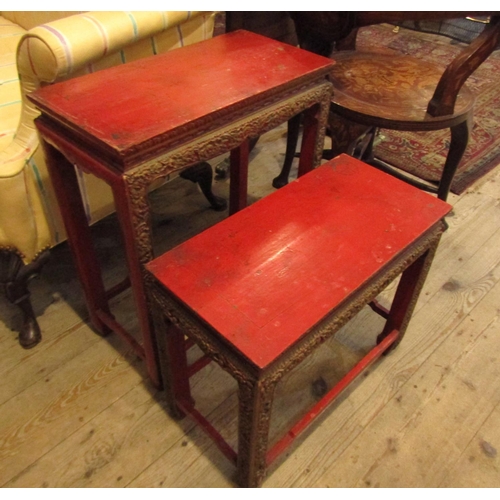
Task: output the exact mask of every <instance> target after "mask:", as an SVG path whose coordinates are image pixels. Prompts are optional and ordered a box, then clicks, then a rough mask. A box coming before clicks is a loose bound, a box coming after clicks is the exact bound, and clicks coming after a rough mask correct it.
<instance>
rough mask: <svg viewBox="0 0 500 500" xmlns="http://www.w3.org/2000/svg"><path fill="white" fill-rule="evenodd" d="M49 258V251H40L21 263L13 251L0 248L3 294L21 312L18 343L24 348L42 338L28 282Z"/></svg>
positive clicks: (32, 345) (28, 347) (0, 275)
mask: <svg viewBox="0 0 500 500" xmlns="http://www.w3.org/2000/svg"><path fill="white" fill-rule="evenodd" d="M48 258H49V251H48V250H46V251H45V252H42V253H41V254H40V255H39V256H38V258H37V259H35V260H34V261H33V262H30V263H29V264H27V265H25V264H23V261H22V259H21V258H20V257H19V256H18V255H17V254H16V253H14V252H10V251H6V250H0V282H1V283H2V284H3V285H4V288H5V295H6V296H7V299H8V300H9V301H10V302H12V303H13V304H15V305H17V306H18V307H19V308H20V309H21V312H22V313H23V325H22V327H21V330H20V332H19V344H21V346H22V347H24V348H25V349H30V348H31V347H34V346H36V345H37V344H38V343H39V342H40V341H41V340H42V333H41V331H40V327H39V325H38V322H37V320H36V316H35V313H34V311H33V307H32V305H31V298H30V292H29V290H28V283H29V282H30V281H31V279H32V278H35V277H36V276H37V275H38V274H39V273H40V270H41V268H42V267H43V265H44V264H45V263H46V262H47V260H48Z"/></svg>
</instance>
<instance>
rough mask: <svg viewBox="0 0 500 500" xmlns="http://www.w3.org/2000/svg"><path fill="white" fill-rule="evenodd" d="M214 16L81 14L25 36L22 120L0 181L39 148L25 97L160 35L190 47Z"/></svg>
mask: <svg viewBox="0 0 500 500" xmlns="http://www.w3.org/2000/svg"><path fill="white" fill-rule="evenodd" d="M213 16H214V12H198V11H197V12H180V11H171V12H147V11H145V12H85V13H82V14H76V15H74V16H70V17H66V18H63V19H59V20H57V21H53V22H50V23H46V24H43V25H40V26H37V27H36V28H33V29H32V30H30V31H28V32H27V33H26V34H25V35H24V36H23V37H22V39H21V41H20V43H19V47H18V51H17V70H18V73H19V78H20V84H21V98H22V102H23V105H22V110H21V119H20V122H19V126H18V129H17V131H16V135H15V138H14V140H13V141H12V143H11V144H10V145H9V146H8V147H7V149H5V150H4V151H2V152H1V153H0V178H9V177H13V176H16V175H18V174H19V173H20V172H21V171H22V169H23V168H24V167H25V165H26V163H27V161H28V160H29V159H30V157H31V155H32V154H33V152H34V151H35V150H36V148H37V146H38V136H37V133H36V130H35V128H34V123H33V121H34V119H35V118H36V117H37V116H38V114H39V113H38V110H37V109H36V108H35V106H34V105H33V104H32V103H31V102H29V101H28V100H27V99H26V96H27V94H29V93H30V92H33V91H35V90H36V89H38V88H39V87H40V86H42V85H44V84H49V83H53V82H55V81H59V80H64V79H67V78H69V77H74V76H77V75H78V73H79V72H80V73H84V72H85V71H93V69H94V68H90V69H89V66H90V65H92V63H98V64H99V65H101V66H105V64H104V61H105V60H106V58H107V56H110V57H112V55H113V53H116V52H118V51H120V50H121V49H124V48H126V47H128V46H131V45H135V44H138V43H140V42H141V41H143V42H144V43H149V41H148V38H150V39H151V42H150V43H151V44H153V45H154V38H153V37H155V36H156V35H160V34H163V33H164V32H174V31H175V35H176V36H175V43H176V44H178V46H182V45H183V44H184V43H186V44H188V43H190V40H189V39H190V35H191V34H190V30H191V29H198V30H199V29H200V27H201V29H203V30H205V29H206V30H207V33H206V36H204V38H210V37H211V36H212V31H213ZM198 21H199V22H198ZM209 31H210V33H208V32H209ZM165 34H166V33H165ZM195 38H196V37H195ZM161 43H163V44H165V41H163V42H161ZM169 44H170V40H169ZM169 48H172V47H167V49H169ZM156 50H157V51H158V52H163V51H164V47H162V46H160V47H158V48H157V49H156V48H155V47H153V51H152V52H151V54H154V53H155V52H156ZM109 65H113V63H111V64H109ZM79 70H81V71H79Z"/></svg>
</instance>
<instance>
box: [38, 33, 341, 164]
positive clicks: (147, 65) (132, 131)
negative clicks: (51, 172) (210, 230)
mask: <svg viewBox="0 0 500 500" xmlns="http://www.w3.org/2000/svg"><path fill="white" fill-rule="evenodd" d="M332 66H333V61H332V60H331V59H328V58H325V57H321V56H317V55H315V54H312V53H311V52H308V51H305V50H302V49H299V48H296V47H293V46H291V45H287V44H284V43H280V42H277V41H274V40H271V39H269V38H267V37H263V36H261V35H257V34H255V33H250V32H247V31H243V30H241V31H237V32H234V33H229V34H225V35H221V36H218V37H215V38H212V39H210V40H206V41H203V42H199V43H196V44H193V45H189V46H187V47H183V48H180V49H176V50H172V51H170V52H167V53H165V54H161V55H157V56H151V57H148V58H144V59H141V60H138V61H135V62H130V63H127V64H124V65H120V66H115V67H112V68H109V69H106V70H102V71H98V72H96V73H92V74H88V75H84V76H82V77H79V78H74V79H71V80H67V81H64V82H60V83H57V84H54V85H50V86H47V87H45V88H42V89H39V90H37V91H35V92H33V93H32V94H30V95H29V99H30V100H32V101H33V102H34V103H35V104H36V106H37V107H38V108H40V109H41V110H42V111H43V113H44V114H45V115H46V116H49V117H50V118H52V119H53V120H56V121H57V122H59V123H62V124H64V126H65V127H66V128H67V129H68V131H71V132H72V133H73V134H75V135H76V136H77V138H78V139H79V140H84V141H88V142H89V143H90V144H92V146H93V148H95V149H97V150H101V151H103V152H104V153H105V154H107V155H108V156H111V157H112V158H115V159H116V160H117V161H118V162H119V163H120V162H121V163H122V164H123V165H124V166H126V165H127V164H128V163H129V162H130V158H131V157H134V155H135V154H137V152H138V151H150V152H151V154H155V152H156V151H158V150H160V149H161V150H165V148H168V147H169V146H170V145H172V144H175V143H176V142H178V141H180V140H183V139H184V138H186V137H190V134H192V133H193V131H195V130H196V127H197V124H199V123H200V122H201V123H203V124H205V125H206V124H211V122H214V123H216V122H217V119H218V117H219V116H220V115H221V114H224V116H227V115H228V114H229V113H232V112H234V113H237V111H238V109H241V108H243V107H245V106H249V105H251V104H252V103H263V102H265V99H267V98H271V99H272V97H273V95H276V93H279V95H283V94H284V93H286V91H287V89H291V88H294V89H296V88H297V87H298V86H299V85H301V84H304V85H306V84H307V83H308V82H309V83H310V82H313V81H315V80H317V79H319V78H321V77H322V76H324V77H326V75H327V74H328V72H329V71H330V70H331V68H332ZM205 128H207V127H206V126H205ZM208 128H210V127H208Z"/></svg>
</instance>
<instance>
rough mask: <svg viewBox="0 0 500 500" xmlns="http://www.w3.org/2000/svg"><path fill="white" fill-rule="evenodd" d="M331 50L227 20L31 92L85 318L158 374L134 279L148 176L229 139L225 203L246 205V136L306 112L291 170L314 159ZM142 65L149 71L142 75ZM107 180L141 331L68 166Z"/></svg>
mask: <svg viewBox="0 0 500 500" xmlns="http://www.w3.org/2000/svg"><path fill="white" fill-rule="evenodd" d="M333 64H334V63H333V61H331V60H330V59H327V58H324V57H320V56H316V55H314V54H312V53H309V52H307V51H304V50H301V49H298V48H296V47H292V46H290V45H286V44H282V43H279V42H276V41H274V40H270V39H268V38H266V37H262V36H260V35H256V34H253V33H249V32H246V31H237V32H234V33H230V34H226V35H222V36H219V37H215V38H213V39H211V40H207V41H204V42H200V43H197V44H193V45H190V46H187V47H184V48H181V49H176V50H174V51H171V52H167V53H165V54H162V55H157V56H153V57H150V58H146V59H141V60H138V61H134V62H131V63H127V64H124V65H121V66H115V67H113V68H110V69H107V70H102V71H98V72H96V73H92V74H89V75H85V76H82V77H79V78H74V79H72V80H68V81H65V82H60V83H56V84H54V85H51V86H48V87H45V88H43V89H40V90H37V91H35V92H34V93H32V94H30V95H29V99H30V100H32V101H33V102H34V103H35V105H36V106H37V107H38V108H39V109H40V111H41V116H40V117H38V118H37V119H36V126H37V129H38V131H39V133H40V135H41V137H42V144H43V147H44V149H45V153H46V156H47V164H48V169H49V173H50V176H51V180H52V183H53V186H54V190H55V193H56V196H57V199H58V203H59V206H60V210H61V214H62V217H63V221H64V224H65V228H66V231H67V234H68V241H69V245H70V247H71V251H72V254H73V257H74V260H75V265H76V267H77V271H78V275H79V278H80V281H81V284H82V287H83V290H84V294H85V299H86V303H87V307H88V310H89V315H90V319H91V322H92V324H93V326H94V327H95V328H96V330H97V331H98V332H100V333H101V334H105V333H108V332H109V331H114V332H116V333H118V334H120V335H121V336H122V337H123V338H124V339H125V340H127V341H128V342H129V343H130V344H131V345H132V346H133V348H134V349H135V351H136V352H137V354H138V355H139V356H140V357H141V358H143V359H145V361H146V365H147V369H148V373H149V375H150V377H151V380H152V381H153V383H154V384H155V385H156V386H157V387H160V386H161V382H160V380H161V379H160V376H159V367H158V359H157V349H156V344H155V341H154V338H153V336H152V335H153V333H152V328H151V319H150V315H149V312H148V306H147V301H146V295H145V291H144V281H143V272H144V271H143V265H144V264H145V263H147V262H149V261H150V260H152V259H153V257H154V255H153V249H152V235H151V225H150V214H149V206H148V202H147V189H148V186H149V185H150V184H151V183H152V182H153V181H155V180H157V179H160V178H163V177H166V176H167V175H169V174H171V173H172V172H175V171H179V170H181V169H183V168H186V167H188V166H190V165H193V164H195V163H197V162H201V161H206V160H208V159H211V158H214V157H216V156H218V155H220V154H223V153H226V152H228V151H230V158H231V166H230V175H231V178H230V179H231V182H230V200H229V213H230V214H233V213H235V212H237V211H238V210H240V209H241V208H243V207H245V205H246V193H247V173H248V153H249V147H248V142H249V139H250V138H252V137H255V136H258V135H260V134H262V133H264V132H266V131H268V130H271V129H273V128H274V127H276V126H278V125H280V124H281V123H283V122H285V121H287V120H289V119H291V118H292V117H294V116H296V115H297V114H298V113H301V112H304V116H305V118H304V132H303V141H302V153H301V157H300V162H299V176H300V175H302V174H304V173H306V172H308V171H310V170H311V169H313V168H314V167H315V166H317V165H318V164H319V161H320V157H321V151H322V148H323V138H324V132H325V123H326V118H327V114H328V109H329V103H330V99H331V84H330V82H329V81H328V73H329V71H330V70H331V68H332V65H333ZM146 76H147V78H146ZM73 166H77V167H78V168H79V169H81V170H83V171H85V172H87V173H90V174H92V175H95V176H97V177H98V178H100V179H102V180H103V181H104V182H106V183H107V184H108V185H109V186H110V187H111V189H112V192H113V197H114V202H115V206H116V213H117V216H118V220H119V223H120V227H121V230H122V233H123V237H124V245H125V251H126V259H127V266H128V272H129V279H130V284H131V286H132V292H133V297H134V302H135V307H136V310H137V314H138V319H139V325H140V331H141V337H142V342H140V341H137V340H136V339H135V338H134V337H133V336H132V335H130V334H129V332H127V331H126V330H125V329H124V328H123V327H122V325H120V324H119V323H118V322H117V321H116V320H115V318H114V317H113V315H112V314H111V312H110V309H109V303H108V300H109V298H110V296H111V295H112V294H115V293H116V292H118V291H121V290H122V289H123V287H120V286H117V287H115V288H114V289H113V290H111V291H109V290H108V291H106V290H105V287H104V284H103V280H102V275H101V270H100V266H99V263H98V261H97V258H96V255H95V250H94V248H93V245H92V244H91V237H90V230H89V227H88V223H87V218H86V213H85V209H84V205H83V201H82V198H81V194H80V190H79V187H78V180H77V175H76V172H75V169H74V168H73Z"/></svg>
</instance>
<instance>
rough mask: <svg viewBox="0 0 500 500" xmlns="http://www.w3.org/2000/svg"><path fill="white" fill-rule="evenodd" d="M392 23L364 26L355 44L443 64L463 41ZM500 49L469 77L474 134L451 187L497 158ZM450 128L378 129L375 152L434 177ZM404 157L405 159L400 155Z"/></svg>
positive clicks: (457, 188) (460, 187)
mask: <svg viewBox="0 0 500 500" xmlns="http://www.w3.org/2000/svg"><path fill="white" fill-rule="evenodd" d="M393 29H394V27H393V26H390V25H377V26H370V27H367V28H363V29H362V30H360V32H359V34H358V45H359V46H361V45H365V44H366V45H368V46H369V45H372V46H387V47H389V48H391V49H395V50H399V51H401V52H403V53H407V54H412V55H413V56H415V57H421V58H425V59H429V60H432V61H435V62H437V63H439V64H440V65H441V66H442V67H443V68H444V67H446V64H447V63H448V62H449V61H451V60H452V59H453V57H454V56H455V55H456V54H457V53H458V52H460V50H461V48H462V47H463V44H462V43H460V42H456V41H454V40H451V39H449V38H447V37H444V36H439V35H433V34H429V33H420V32H416V31H413V30H408V29H405V28H399V32H397V33H395V32H394V31H393ZM498 75H500V50H496V51H495V52H493V54H491V55H490V57H489V58H488V59H487V60H486V61H485V62H484V63H483V64H482V65H481V66H480V67H479V68H478V69H477V70H476V71H475V73H473V74H472V75H471V76H470V77H469V79H468V80H467V85H468V86H469V87H470V88H471V90H473V91H474V93H475V94H476V97H477V100H476V104H475V108H474V126H473V129H472V135H471V138H470V140H469V144H468V146H467V150H466V151H465V154H464V157H463V158H462V161H461V163H460V166H459V168H458V171H457V173H456V175H455V179H454V181H453V184H452V186H451V191H452V192H453V193H455V194H460V193H462V192H463V191H465V189H467V188H468V187H469V186H470V185H471V184H472V183H474V182H475V181H476V180H477V179H479V178H480V177H481V176H483V175H484V174H486V173H487V172H489V171H490V170H491V169H492V168H494V167H496V166H497V165H499V164H500V84H499V83H500V82H499V80H500V79H499V76H498ZM449 138H450V133H449V131H448V130H443V131H438V132H396V131H391V130H385V129H384V130H381V131H380V136H379V138H378V140H379V141H380V142H378V144H377V146H376V148H375V154H376V156H377V157H378V158H381V159H382V160H385V161H387V162H389V163H392V164H394V165H397V166H398V167H399V168H401V169H402V170H405V171H407V172H410V173H412V174H414V175H417V176H418V177H420V178H423V179H427V180H437V179H439V177H440V172H441V169H442V166H443V165H444V160H445V158H446V155H447V152H448V145H449ZM402 159H403V160H404V161H402Z"/></svg>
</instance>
